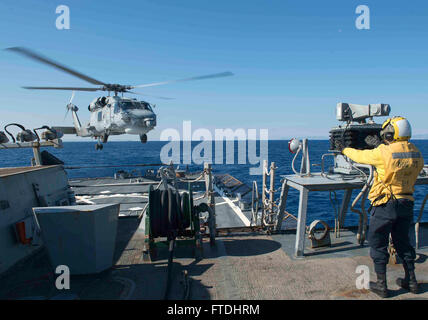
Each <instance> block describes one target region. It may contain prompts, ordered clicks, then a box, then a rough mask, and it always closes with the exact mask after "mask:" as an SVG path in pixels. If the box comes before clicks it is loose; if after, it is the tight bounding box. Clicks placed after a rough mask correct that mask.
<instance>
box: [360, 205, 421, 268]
mask: <svg viewBox="0 0 428 320" xmlns="http://www.w3.org/2000/svg"><path fill="white" fill-rule="evenodd" d="M413 206H414V203H413V201H410V200H407V199H398V200H394V199H391V200H389V201H388V202H387V203H385V204H382V205H380V206H375V207H372V209H371V217H370V223H369V232H368V241H369V245H370V257H371V258H372V259H373V262H374V268H375V272H376V273H386V265H387V264H388V261H389V253H388V244H389V234H391V237H392V243H393V244H394V247H395V249H396V250H397V254H398V256H399V257H400V258H401V259H402V260H403V263H404V264H405V266H407V268H408V269H409V270H414V269H415V262H414V261H415V258H416V254H415V249H414V248H413V246H412V245H411V244H410V239H409V231H410V226H411V224H412V222H413Z"/></svg>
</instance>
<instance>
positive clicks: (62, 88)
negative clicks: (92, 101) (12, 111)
mask: <svg viewBox="0 0 428 320" xmlns="http://www.w3.org/2000/svg"><path fill="white" fill-rule="evenodd" d="M23 88H24V89H29V90H73V91H98V90H102V88H78V87H23Z"/></svg>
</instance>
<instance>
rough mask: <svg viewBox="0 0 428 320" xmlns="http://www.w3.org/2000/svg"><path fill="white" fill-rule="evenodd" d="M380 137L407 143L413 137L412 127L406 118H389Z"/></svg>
mask: <svg viewBox="0 0 428 320" xmlns="http://www.w3.org/2000/svg"><path fill="white" fill-rule="evenodd" d="M380 136H381V138H382V139H386V140H392V141H407V140H409V139H410V138H411V136H412V127H411V126H410V123H409V121H407V119H406V118H404V117H393V118H389V119H387V120H386V121H385V122H384V123H383V125H382V130H381V132H380Z"/></svg>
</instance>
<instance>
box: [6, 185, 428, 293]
mask: <svg viewBox="0 0 428 320" xmlns="http://www.w3.org/2000/svg"><path fill="white" fill-rule="evenodd" d="M149 182H150V179H141V180H139V181H131V180H129V181H127V180H114V179H110V178H102V179H78V180H72V181H70V185H72V187H73V189H74V191H75V192H76V195H77V196H78V198H79V201H83V203H85V202H86V203H89V202H93V203H106V202H108V203H111V202H118V203H121V207H122V209H121V214H120V219H119V222H118V233H117V237H116V248H115V254H114V266H113V268H111V269H110V270H107V271H105V272H102V273H100V274H96V275H85V276H72V277H71V288H70V290H66V291H59V290H57V289H56V288H55V279H56V275H55V274H54V273H53V268H52V266H51V265H50V262H49V259H48V256H47V252H46V250H45V249H43V248H42V249H40V250H38V251H37V252H36V253H35V254H34V255H33V256H31V257H29V258H27V259H25V260H24V261H21V262H20V263H18V264H17V265H15V266H14V267H13V268H11V269H10V270H9V271H7V272H6V273H5V274H3V275H2V276H0V299H163V297H164V292H165V286H166V280H167V268H168V266H167V249H166V248H165V250H163V251H162V250H160V251H159V256H158V258H157V259H156V260H155V261H152V262H145V261H144V260H143V250H144V237H145V230H144V227H145V220H144V218H143V219H138V216H139V214H140V213H141V209H138V208H143V207H144V205H145V204H146V202H147V197H145V196H144V194H143V192H144V191H147V188H148V186H149ZM151 182H153V180H152V181H151ZM202 186H204V185H203V182H202ZM202 186H200V188H199V187H198V186H195V188H194V189H195V197H197V196H199V195H200V194H202V190H203V188H202ZM183 188H184V189H185V186H182V189H183ZM198 190H199V191H198ZM106 191H108V192H106ZM129 195H134V196H133V197H129ZM137 196H139V197H137ZM215 197H216V219H217V227H218V228H219V229H220V230H224V231H226V230H227V231H228V232H220V235H219V236H218V237H217V238H216V245H215V246H214V247H211V246H210V244H209V238H207V237H206V238H204V239H203V258H202V259H195V258H194V252H193V250H191V249H189V248H186V247H178V248H177V249H176V250H175V258H174V263H173V282H172V286H171V291H170V295H169V298H170V299H186V298H188V299H245V300H252V299H272V300H278V299H280V300H281V299H379V297H378V296H376V295H374V294H373V293H371V292H369V291H367V290H365V289H361V290H358V289H356V285H355V281H356V278H357V276H358V274H357V273H356V268H357V267H358V266H360V265H367V266H368V267H369V268H370V272H371V275H373V276H374V273H373V268H372V262H371V260H370V258H369V256H368V247H367V246H363V247H361V246H359V245H358V244H357V241H356V236H355V234H356V231H355V230H353V229H352V228H351V229H347V230H343V231H342V232H341V236H340V237H339V238H336V237H335V236H334V234H333V233H331V240H332V244H331V246H330V247H327V248H319V249H311V248H310V247H309V245H310V243H309V241H306V246H307V248H306V250H305V252H306V254H305V257H304V258H301V259H297V258H295V257H294V255H293V252H294V245H295V232H294V231H293V230H285V231H283V232H281V233H277V234H266V233H261V232H255V231H252V230H251V229H250V228H248V225H249V221H250V220H251V212H250V211H241V210H240V209H239V207H237V205H236V200H234V199H230V198H227V197H225V196H223V195H221V194H220V193H216V195H215ZM126 199H128V200H126ZM88 201H89V202H88ZM239 228H241V230H239ZM245 228H247V229H246V230H245ZM420 236H421V239H422V241H421V242H420V249H418V250H417V254H418V256H417V261H416V263H417V267H416V268H417V269H416V270H417V277H418V280H419V281H420V291H421V294H419V295H413V294H410V293H405V292H404V290H402V289H399V288H398V287H397V286H396V285H395V278H397V277H398V276H401V275H402V267H401V265H389V266H388V284H389V288H390V290H391V294H392V297H391V298H390V299H428V263H427V262H426V260H427V257H428V225H426V224H423V225H421V229H420ZM186 273H187V276H186Z"/></svg>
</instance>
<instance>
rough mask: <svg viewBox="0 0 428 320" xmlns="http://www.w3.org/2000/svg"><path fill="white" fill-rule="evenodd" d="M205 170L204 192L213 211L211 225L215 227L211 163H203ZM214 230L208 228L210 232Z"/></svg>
mask: <svg viewBox="0 0 428 320" xmlns="http://www.w3.org/2000/svg"><path fill="white" fill-rule="evenodd" d="M204 171H205V185H206V187H207V189H206V192H207V196H208V206H209V207H210V208H211V210H212V211H213V215H212V216H213V219H214V221H213V222H212V223H211V225H212V226H215V227H217V224H216V218H215V196H214V187H213V175H212V165H211V163H204ZM212 231H214V232H215V230H210V233H211V232H212Z"/></svg>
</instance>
